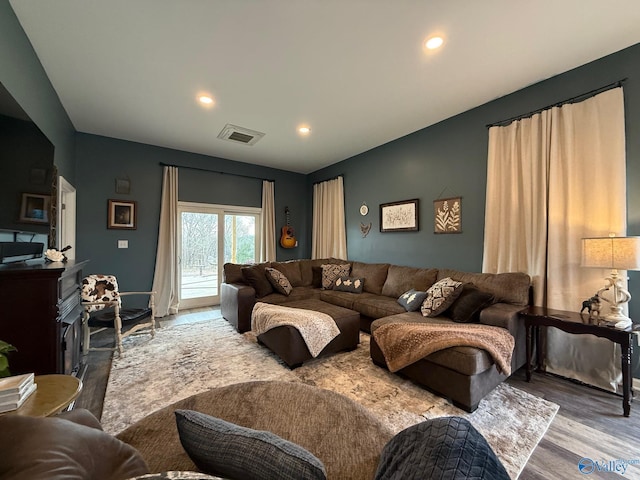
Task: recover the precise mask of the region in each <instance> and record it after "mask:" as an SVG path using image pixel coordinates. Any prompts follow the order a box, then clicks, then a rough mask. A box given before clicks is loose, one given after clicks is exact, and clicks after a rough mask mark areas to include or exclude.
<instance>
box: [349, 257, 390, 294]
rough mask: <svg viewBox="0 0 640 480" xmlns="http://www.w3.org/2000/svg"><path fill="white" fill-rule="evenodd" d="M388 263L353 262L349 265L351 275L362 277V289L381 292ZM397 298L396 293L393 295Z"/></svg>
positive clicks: (376, 292)
mask: <svg viewBox="0 0 640 480" xmlns="http://www.w3.org/2000/svg"><path fill="white" fill-rule="evenodd" d="M388 270H389V264H388V263H363V262H353V266H352V267H351V275H352V276H354V277H359V278H364V291H365V292H369V293H375V294H376V295H381V294H382V286H383V285H384V282H385V280H386V279H387V271H388ZM395 297H396V298H398V295H396V296H395Z"/></svg>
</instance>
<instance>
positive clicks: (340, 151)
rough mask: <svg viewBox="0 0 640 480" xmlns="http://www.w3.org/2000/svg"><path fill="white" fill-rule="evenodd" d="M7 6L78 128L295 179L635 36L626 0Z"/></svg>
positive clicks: (18, 1)
mask: <svg viewBox="0 0 640 480" xmlns="http://www.w3.org/2000/svg"><path fill="white" fill-rule="evenodd" d="M10 1H11V5H12V7H13V9H14V10H15V12H16V15H17V17H18V19H19V21H20V23H21V24H22V27H23V28H24V30H25V32H26V34H27V36H28V37H29V39H30V41H31V43H32V44H33V47H34V49H35V51H36V53H37V55H38V57H39V58H40V61H41V62H42V65H43V66H44V69H45V70H46V72H47V75H48V76H49V78H50V80H51V83H52V84H53V87H54V88H55V90H56V91H57V92H58V95H59V97H60V100H61V102H62V104H63V106H64V108H65V109H66V110H67V112H68V114H69V117H70V118H71V121H72V122H73V124H74V126H75V128H76V129H77V130H78V131H80V132H87V133H93V134H97V135H104V136H108V137H114V138H121V139H125V140H132V141H135V142H142V143H147V144H151V145H158V146H163V147H169V148H175V149H179V150H185V151H188V152H195V153H201V154H206V155H211V156H217V157H222V158H228V159H231V160H237V161H241V162H248V163H253V164H258V165H265V166H270V167H275V168H281V169H285V170H290V171H295V172H301V173H309V172H312V171H314V170H317V169H319V168H322V167H324V166H327V165H330V164H332V163H335V162H338V161H340V160H344V159H345V158H349V157H351V156H353V155H356V154H358V153H361V152H363V151H366V150H369V149H371V148H373V147H376V146H378V145H381V144H383V143H386V142H389V141H391V140H394V139H396V138H399V137H401V136H404V135H406V134H408V133H411V132H414V131H416V130H419V129H421V128H424V127H426V126H429V125H432V124H434V123H437V122H438V121H441V120H443V119H445V118H448V117H450V116H452V115H455V114H458V113H461V112H463V111H466V110H468V109H470V108H473V107H475V106H478V105H481V104H483V103H486V102H488V101H490V100H493V99H495V98H497V97H500V96H503V95H506V94H508V93H511V92H513V91H516V90H519V89H520V88H523V87H525V86H527V85H530V84H532V83H535V82H538V81H540V80H543V79H545V78H548V77H551V76H553V75H557V74H559V73H562V72H564V71H567V70H570V69H572V68H574V67H577V66H579V65H582V64H584V63H587V62H589V61H591V60H595V59H597V58H600V57H602V56H604V55H607V54H610V53H613V52H615V51H618V50H620V49H622V48H625V47H627V46H630V45H633V44H636V43H638V42H640V1H638V0H612V1H609V2H605V1H603V0H536V1H514V0H482V1H479V0H422V1H418V0H394V1H389V0H55V1H50V0H10ZM434 33H439V34H441V35H442V36H443V37H444V38H445V45H444V47H443V48H441V49H440V50H439V51H438V52H436V53H427V52H426V51H425V49H424V48H423V46H422V45H423V42H424V40H425V39H426V38H427V37H429V36H430V35H432V34H434ZM201 92H208V93H210V94H211V95H213V96H214V97H215V99H216V103H215V106H214V107H212V108H209V109H205V108H202V107H201V106H200V105H199V104H198V102H197V101H196V95H197V94H199V93H201ZM227 123H232V124H235V125H239V126H241V127H246V128H249V129H253V130H257V131H260V132H264V133H265V134H266V135H265V137H264V138H263V139H262V140H260V141H259V142H258V143H256V144H255V145H254V146H246V145H242V144H238V143H233V142H230V141H225V140H220V139H218V138H217V135H218V133H219V132H220V131H221V130H222V128H223V127H224V126H225V124H227ZM302 123H306V124H308V125H309V126H310V127H311V129H312V132H311V134H310V135H309V136H307V137H301V136H299V135H298V134H297V132H296V128H297V126H298V125H300V124H302Z"/></svg>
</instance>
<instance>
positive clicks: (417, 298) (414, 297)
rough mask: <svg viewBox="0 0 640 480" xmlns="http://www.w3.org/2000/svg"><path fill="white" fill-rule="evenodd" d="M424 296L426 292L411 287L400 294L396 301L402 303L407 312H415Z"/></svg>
mask: <svg viewBox="0 0 640 480" xmlns="http://www.w3.org/2000/svg"><path fill="white" fill-rule="evenodd" d="M425 298H427V292H421V291H420V290H414V289H411V290H408V291H406V292H404V293H403V294H402V295H400V297H399V298H398V303H399V304H400V305H402V306H403V307H404V309H405V310H406V311H407V312H415V311H416V310H420V306H421V305H422V302H424V299H425Z"/></svg>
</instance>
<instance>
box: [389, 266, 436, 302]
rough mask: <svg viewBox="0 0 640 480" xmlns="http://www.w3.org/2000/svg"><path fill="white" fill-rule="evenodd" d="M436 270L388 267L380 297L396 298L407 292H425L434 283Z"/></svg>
mask: <svg viewBox="0 0 640 480" xmlns="http://www.w3.org/2000/svg"><path fill="white" fill-rule="evenodd" d="M437 276H438V270H437V269H436V268H413V267H402V266H398V265H390V266H389V271H388V273H387V279H386V280H385V282H384V285H383V286H382V295H385V296H387V297H393V298H398V297H399V296H400V295H402V294H403V293H404V292H406V291H408V290H422V291H423V292H426V291H427V290H428V289H429V287H430V286H431V285H433V284H434V283H435V282H436V279H437Z"/></svg>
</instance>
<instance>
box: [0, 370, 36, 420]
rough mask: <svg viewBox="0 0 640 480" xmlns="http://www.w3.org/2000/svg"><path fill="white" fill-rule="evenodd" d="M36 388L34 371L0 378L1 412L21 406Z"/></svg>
mask: <svg viewBox="0 0 640 480" xmlns="http://www.w3.org/2000/svg"><path fill="white" fill-rule="evenodd" d="M36 388H38V385H37V384H36V383H35V382H34V381H33V373H26V374H24V375H15V376H13V377H5V378H0V413H4V412H10V411H12V410H17V409H18V408H20V406H21V405H22V404H23V403H24V402H25V401H26V400H27V398H29V396H30V395H31V394H32V393H33V392H35V391H36Z"/></svg>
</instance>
